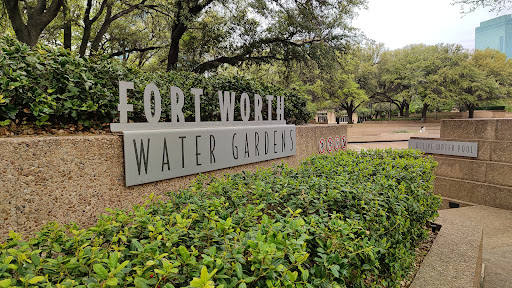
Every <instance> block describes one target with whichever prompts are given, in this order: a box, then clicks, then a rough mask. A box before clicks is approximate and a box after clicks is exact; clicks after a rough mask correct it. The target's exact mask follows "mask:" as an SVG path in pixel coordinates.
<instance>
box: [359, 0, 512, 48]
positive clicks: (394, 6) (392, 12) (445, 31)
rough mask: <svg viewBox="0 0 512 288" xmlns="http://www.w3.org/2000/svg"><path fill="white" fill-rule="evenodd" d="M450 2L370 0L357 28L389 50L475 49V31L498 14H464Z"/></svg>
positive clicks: (483, 10) (478, 12)
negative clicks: (412, 46) (449, 46)
mask: <svg viewBox="0 0 512 288" xmlns="http://www.w3.org/2000/svg"><path fill="white" fill-rule="evenodd" d="M450 3H451V0H369V4H368V8H369V9H368V10H362V11H360V12H359V16H358V17H357V18H356V19H355V20H354V22H353V25H354V27H357V28H360V29H361V30H362V31H363V32H364V33H365V35H366V36H367V37H368V38H370V39H373V40H376V41H377V42H382V43H384V44H385V45H386V47H387V48H389V49H397V48H402V47H404V46H406V45H409V44H419V43H423V44H427V45H433V44H438V43H457V44H461V45H463V46H464V47H465V48H467V49H474V48H475V28H476V27H478V26H479V25H480V22H482V21H485V20H489V19H492V18H494V17H496V16H498V15H504V14H511V11H504V12H501V13H499V14H498V15H497V14H496V12H488V9H480V10H478V11H475V12H472V13H469V14H467V15H462V14H461V13H460V6H452V5H450Z"/></svg>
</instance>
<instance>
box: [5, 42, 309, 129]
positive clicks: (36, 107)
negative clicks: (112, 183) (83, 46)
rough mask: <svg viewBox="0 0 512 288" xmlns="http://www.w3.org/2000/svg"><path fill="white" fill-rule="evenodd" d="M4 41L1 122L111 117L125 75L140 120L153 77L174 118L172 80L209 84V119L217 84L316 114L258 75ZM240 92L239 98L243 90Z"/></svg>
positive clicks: (295, 115) (215, 109)
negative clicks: (168, 67)
mask: <svg viewBox="0 0 512 288" xmlns="http://www.w3.org/2000/svg"><path fill="white" fill-rule="evenodd" d="M0 47H1V49H2V50H1V51H0V125H8V124H9V122H10V120H21V121H27V122H33V123H36V124H37V125H46V124H83V125H84V126H91V125H93V124H105V123H111V122H113V121H115V119H116V118H117V117H118V111H117V104H118V103H119V99H118V98H119V96H118V95H119V92H118V81H120V80H123V81H134V82H135V92H133V91H130V92H129V96H130V100H129V102H130V103H132V104H134V109H135V111H134V113H131V115H130V116H129V117H130V119H131V120H134V121H139V122H145V121H146V119H145V117H144V108H143V106H142V105H143V95H144V93H143V91H144V88H145V86H146V85H147V84H148V83H156V84H157V86H158V87H159V88H160V90H161V95H162V99H164V100H163V106H162V107H163V108H164V111H163V115H162V117H163V118H164V119H170V105H169V98H170V97H165V95H168V90H169V87H170V86H171V85H174V86H178V87H180V88H182V89H183V91H184V92H185V93H188V92H189V91H190V88H191V87H197V88H203V89H204V90H205V96H204V98H203V99H202V103H201V112H202V114H201V115H202V116H203V118H204V119H203V120H205V121H206V120H209V121H213V120H217V119H219V105H218V95H217V91H218V90H223V91H236V92H238V93H242V92H248V93H249V95H250V96H251V97H252V96H253V94H254V93H259V94H260V95H262V97H264V96H265V95H274V96H285V99H286V100H285V103H286V107H285V118H286V119H289V120H290V121H292V122H295V123H303V122H307V121H308V120H309V118H311V113H309V112H308V111H307V109H306V103H307V99H306V98H304V97H302V96H300V95H297V94H295V93H293V92H291V91H288V90H284V89H281V88H279V87H275V86H271V85H267V84H264V83H261V82H257V81H254V80H247V79H244V78H237V77H230V78H228V77H219V76H217V77H209V78H206V77H204V76H201V75H197V74H193V73H180V72H171V73H143V72H140V71H138V70H136V69H132V68H129V67H125V66H123V65H121V64H120V63H119V62H118V61H116V60H102V59H93V58H90V59H88V58H79V57H77V56H75V55H73V54H71V53H70V52H69V51H67V50H65V49H62V48H50V47H48V46H44V45H37V46H35V47H34V49H30V48H29V47H28V46H27V45H25V44H20V43H19V42H18V41H16V40H14V39H12V38H9V37H4V38H2V39H1V40H0ZM237 96H238V98H239V97H240V94H237ZM251 102H252V101H251ZM264 102H266V101H264ZM274 105H275V103H274ZM237 111H238V109H237ZM263 111H267V110H266V109H264V110H263ZM274 111H275V109H274ZM184 113H186V114H185V116H186V117H187V120H189V121H193V119H194V114H193V113H194V106H193V98H192V97H187V101H186V103H185V107H184ZM264 117H265V116H264ZM237 118H238V119H239V118H240V116H239V115H238V116H237ZM274 118H275V117H274Z"/></svg>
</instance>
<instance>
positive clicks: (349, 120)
mask: <svg viewBox="0 0 512 288" xmlns="http://www.w3.org/2000/svg"><path fill="white" fill-rule="evenodd" d="M347 115H348V119H347V122H348V124H354V121H353V120H352V116H353V115H354V111H352V109H347Z"/></svg>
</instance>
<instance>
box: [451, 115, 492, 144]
mask: <svg viewBox="0 0 512 288" xmlns="http://www.w3.org/2000/svg"><path fill="white" fill-rule="evenodd" d="M495 138H496V120H495V119H450V120H442V121H441V139H443V140H445V139H466V140H468V139H471V140H494V139H495Z"/></svg>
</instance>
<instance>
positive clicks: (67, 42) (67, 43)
mask: <svg viewBox="0 0 512 288" xmlns="http://www.w3.org/2000/svg"><path fill="white" fill-rule="evenodd" d="M62 13H63V14H64V49H67V50H71V19H70V18H69V8H68V3H67V1H64V5H62Z"/></svg>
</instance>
